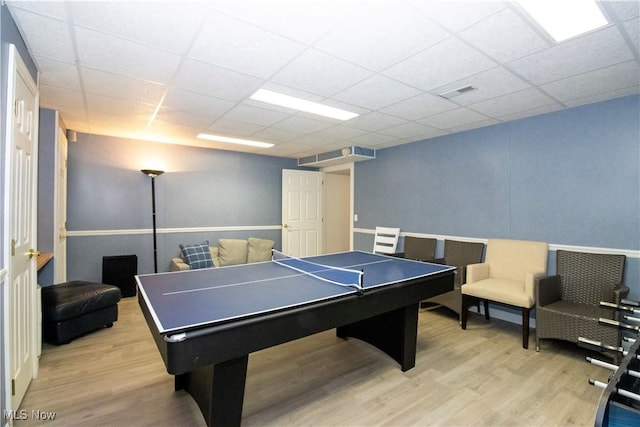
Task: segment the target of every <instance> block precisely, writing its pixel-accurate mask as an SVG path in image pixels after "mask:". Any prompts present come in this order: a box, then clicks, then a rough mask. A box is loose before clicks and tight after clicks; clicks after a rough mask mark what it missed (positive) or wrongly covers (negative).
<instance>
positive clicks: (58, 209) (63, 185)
mask: <svg viewBox="0 0 640 427" xmlns="http://www.w3.org/2000/svg"><path fill="white" fill-rule="evenodd" d="M67 145H68V141H67V136H66V135H65V133H64V131H63V130H62V128H61V127H58V149H57V154H56V156H57V157H56V170H57V175H56V183H55V190H54V191H55V192H56V194H55V204H56V206H55V213H54V215H55V217H56V218H55V224H56V225H55V227H56V229H55V232H54V236H53V238H54V243H53V244H54V249H53V278H54V283H64V282H66V281H67Z"/></svg>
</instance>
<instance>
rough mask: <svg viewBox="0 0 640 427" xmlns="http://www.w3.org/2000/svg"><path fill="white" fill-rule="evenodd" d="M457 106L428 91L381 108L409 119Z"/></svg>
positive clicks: (383, 110)
mask: <svg viewBox="0 0 640 427" xmlns="http://www.w3.org/2000/svg"><path fill="white" fill-rule="evenodd" d="M457 107H458V106H457V105H456V104H454V103H453V102H451V101H449V100H447V99H444V98H442V97H440V96H437V95H431V94H430V93H423V94H421V95H418V96H414V97H413V98H409V99H406V100H404V101H400V102H398V103H397V104H393V105H390V106H388V107H385V108H383V109H381V110H380V111H381V112H383V113H387V114H391V115H393V116H397V117H402V118H405V119H409V120H417V119H421V118H423V117H427V116H431V115H433V114H437V113H440V112H442V111H447V110H452V109H454V108H457Z"/></svg>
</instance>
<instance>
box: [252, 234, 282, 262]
mask: <svg viewBox="0 0 640 427" xmlns="http://www.w3.org/2000/svg"><path fill="white" fill-rule="evenodd" d="M274 245H275V242H274V241H273V240H268V239H258V238H256V237H250V238H249V255H248V257H247V261H248V262H260V261H269V260H270V259H271V250H272V249H273V246H274Z"/></svg>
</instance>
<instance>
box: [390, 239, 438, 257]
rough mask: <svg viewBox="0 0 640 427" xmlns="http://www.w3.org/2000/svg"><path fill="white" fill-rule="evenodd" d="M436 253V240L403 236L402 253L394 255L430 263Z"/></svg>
mask: <svg viewBox="0 0 640 427" xmlns="http://www.w3.org/2000/svg"><path fill="white" fill-rule="evenodd" d="M435 253H436V239H431V238H426V237H413V236H405V238H404V251H403V252H399V253H397V254H396V255H397V256H399V257H403V258H407V259H413V260H416V261H430V260H432V259H433V257H434V256H435Z"/></svg>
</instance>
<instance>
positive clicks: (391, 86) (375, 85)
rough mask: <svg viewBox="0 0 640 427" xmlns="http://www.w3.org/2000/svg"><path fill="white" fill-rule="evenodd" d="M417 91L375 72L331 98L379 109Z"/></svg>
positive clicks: (417, 92) (409, 96)
mask: <svg viewBox="0 0 640 427" xmlns="http://www.w3.org/2000/svg"><path fill="white" fill-rule="evenodd" d="M419 93H420V92H419V91H418V90H416V89H414V88H412V87H409V86H407V85H404V84H402V83H399V82H396V81H393V80H391V79H389V78H386V77H384V76H381V75H378V74H376V75H373V76H371V77H369V78H368V79H365V80H363V81H361V82H359V83H357V84H355V85H353V86H351V87H350V88H349V89H346V90H344V91H342V92H340V93H338V94H336V95H334V96H333V98H334V99H337V100H339V101H344V102H348V103H350V104H353V105H357V106H359V107H363V108H367V109H369V110H379V109H381V108H384V107H386V106H388V105H391V104H395V103H397V102H400V101H402V100H404V99H407V98H411V97H414V96H416V95H418V94H419Z"/></svg>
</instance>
